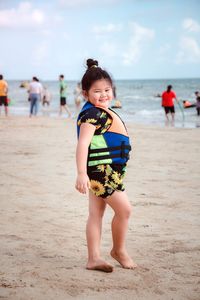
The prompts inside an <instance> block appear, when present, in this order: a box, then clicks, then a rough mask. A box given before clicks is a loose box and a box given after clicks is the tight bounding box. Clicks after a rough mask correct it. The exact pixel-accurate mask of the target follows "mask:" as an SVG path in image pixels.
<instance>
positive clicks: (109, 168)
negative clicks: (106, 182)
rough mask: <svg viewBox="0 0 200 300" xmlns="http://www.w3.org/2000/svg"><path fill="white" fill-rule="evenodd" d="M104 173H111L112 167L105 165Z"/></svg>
mask: <svg viewBox="0 0 200 300" xmlns="http://www.w3.org/2000/svg"><path fill="white" fill-rule="evenodd" d="M105 167H106V175H107V176H109V175H110V174H111V173H112V168H111V166H110V165H106V166H105Z"/></svg>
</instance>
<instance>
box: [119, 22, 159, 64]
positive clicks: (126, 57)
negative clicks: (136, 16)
mask: <svg viewBox="0 0 200 300" xmlns="http://www.w3.org/2000/svg"><path fill="white" fill-rule="evenodd" d="M131 32H132V33H131V37H130V41H129V47H128V50H127V51H126V52H125V53H123V64H125V65H132V64H133V63H136V62H138V61H139V59H140V57H141V52H142V47H143V46H144V44H145V43H147V42H148V41H151V40H152V39H153V38H154V36H155V32H154V30H152V29H149V28H146V27H142V26H140V25H139V24H137V23H131Z"/></svg>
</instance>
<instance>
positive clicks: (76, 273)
mask: <svg viewBox="0 0 200 300" xmlns="http://www.w3.org/2000/svg"><path fill="white" fill-rule="evenodd" d="M127 127H128V131H129V133H130V137H131V141H132V146H133V150H132V152H131V159H130V162H129V165H128V168H127V169H128V170H127V175H126V178H125V187H126V191H127V193H128V195H129V198H130V201H131V204H132V206H133V214H132V216H131V220H130V224H129V231H128V236H127V248H128V250H129V253H130V255H131V256H132V257H133V259H134V261H135V262H136V263H137V264H138V268H137V269H136V270H125V269H122V268H121V267H120V266H119V264H118V263H116V262H115V261H114V260H113V259H112V258H111V257H110V256H109V252H110V249H111V245H112V239H111V231H110V223H111V219H112V215H113V213H112V211H111V209H109V208H108V210H107V211H106V214H105V218H104V225H103V236H102V256H103V257H104V258H105V259H106V260H107V261H108V262H110V263H111V264H113V266H114V272H113V273H112V274H104V273H100V272H95V271H88V270H86V269H85V264H86V259H87V246H86V240H85V224H86V219H87V211H88V201H87V196H83V195H81V194H79V193H78V192H77V191H76V190H75V188H74V185H75V178H76V168H75V147H76V124H75V120H74V119H66V118H59V117H57V118H56V117H55V118H48V117H41V116H38V117H36V118H35V117H33V118H28V117H27V116H26V117H25V116H13V115H10V116H9V117H8V118H6V117H4V116H2V115H1V116H0V141H1V147H0V153H1V155H0V171H1V183H0V195H1V196H0V197H1V204H0V205H1V210H0V214H1V215H0V244H1V247H0V257H1V258H0V263H1V268H0V298H1V299H9V300H14V299H15V300H17V299H20V300H26V299H29V300H31V299H33V300H35V299H37V300H40V299H41V300H46V299H48V300H49V299H55V298H57V299H59V300H62V299H63V300H64V299H81V300H82V299H83V300H84V299H85V300H89V299H97V300H100V299H102V300H103V299H110V298H111V297H112V298H113V299H116V300H121V299H123V300H124V299H127V300H128V299H137V300H140V299H148V300H157V299H164V300H165V299H166V300H168V299H169V300H171V299H176V300H179V299H180V300H188V299H189V300H197V299H198V297H199V294H200V287H199V286H200V285H199V277H200V271H199V270H200V264H199V262H198V261H199V252H200V245H199V225H200V224H199V223H200V222H199V207H200V203H199V196H200V192H199V189H198V188H199V154H198V153H199V147H198V139H199V132H198V129H195V128H174V127H161V126H152V125H151V126H147V125H140V124H133V123H131V122H128V123H127Z"/></svg>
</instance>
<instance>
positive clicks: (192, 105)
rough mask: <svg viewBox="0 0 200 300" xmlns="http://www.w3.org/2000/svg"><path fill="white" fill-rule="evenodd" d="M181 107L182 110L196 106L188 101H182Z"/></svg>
mask: <svg viewBox="0 0 200 300" xmlns="http://www.w3.org/2000/svg"><path fill="white" fill-rule="evenodd" d="M183 107H184V108H191V107H196V104H195V103H191V102H190V101H188V100H183Z"/></svg>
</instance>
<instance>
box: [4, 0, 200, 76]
mask: <svg viewBox="0 0 200 300" xmlns="http://www.w3.org/2000/svg"><path fill="white" fill-rule="evenodd" d="M0 41H1V46H0V74H3V75H4V78H5V79H31V78H32V76H37V77H38V78H40V79H41V80H57V79H58V75H59V74H64V75H65V78H66V79H68V80H79V79H81V77H82V75H83V74H84V72H85V70H86V67H85V62H86V59H87V58H94V59H96V60H98V62H99V66H100V67H102V68H103V69H106V70H107V71H108V72H109V73H111V75H112V76H113V78H114V79H156V78H158V79H161V78H196V77H197V78H200V1H199V0H166V1H165V0H52V1H51V0H43V1H42V0H40V1H39V0H34V1H32V0H29V1H17V0H0Z"/></svg>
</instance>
